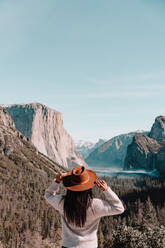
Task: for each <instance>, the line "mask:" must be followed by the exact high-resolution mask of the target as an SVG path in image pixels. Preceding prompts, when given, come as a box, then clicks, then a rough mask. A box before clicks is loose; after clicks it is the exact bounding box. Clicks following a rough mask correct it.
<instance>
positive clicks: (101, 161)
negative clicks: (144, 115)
mask: <svg viewBox="0 0 165 248" xmlns="http://www.w3.org/2000/svg"><path fill="white" fill-rule="evenodd" d="M137 132H140V133H145V134H147V133H148V132H145V131H137ZM135 133H136V132H130V133H126V134H121V135H118V136H116V137H113V138H111V139H109V140H108V141H106V142H104V143H103V144H102V145H101V146H99V147H98V148H96V149H95V150H94V151H92V152H91V153H90V154H89V155H88V157H87V158H86V159H85V162H86V163H87V164H88V165H89V166H92V167H100V168H101V167H108V168H114V167H118V168H123V164H124V159H125V156H126V152H127V146H128V145H129V144H130V143H131V142H132V139H133V137H134V135H135Z"/></svg>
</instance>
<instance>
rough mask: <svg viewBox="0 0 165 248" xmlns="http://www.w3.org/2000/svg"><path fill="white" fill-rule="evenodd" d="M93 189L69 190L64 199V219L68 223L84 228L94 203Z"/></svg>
mask: <svg viewBox="0 0 165 248" xmlns="http://www.w3.org/2000/svg"><path fill="white" fill-rule="evenodd" d="M92 199H93V196H92V189H88V190H85V191H71V190H69V189H68V190H67V193H66V195H65V198H64V217H65V219H66V220H67V222H68V223H72V224H75V225H76V226H78V227H83V226H84V225H85V222H86V212H87V209H88V208H89V207H91V203H92Z"/></svg>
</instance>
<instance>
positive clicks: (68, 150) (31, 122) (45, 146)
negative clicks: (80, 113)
mask: <svg viewBox="0 0 165 248" xmlns="http://www.w3.org/2000/svg"><path fill="white" fill-rule="evenodd" d="M4 107H5V109H6V110H7V111H8V113H9V115H10V116H11V118H12V119H13V121H14V123H15V126H16V128H17V129H18V130H19V131H20V132H21V133H22V134H23V135H24V136H26V137H27V138H28V140H30V141H31V142H32V143H33V145H34V146H35V147H36V148H37V149H38V150H39V151H40V152H41V153H43V154H44V155H46V156H48V157H49V158H51V159H52V160H53V161H55V162H57V163H58V164H61V165H62V166H64V167H68V168H72V167H74V166H76V165H79V164H81V165H82V164H84V165H86V164H85V162H84V161H83V159H82V158H81V155H80V154H79V153H78V152H77V150H76V147H75V144H74V142H73V139H72V138H71V136H70V135H69V134H68V133H67V131H66V130H65V129H64V127H63V118H62V114H61V113H60V112H57V111H55V110H53V109H51V108H48V107H47V106H45V105H42V104H40V103H31V104H14V105H8V106H4Z"/></svg>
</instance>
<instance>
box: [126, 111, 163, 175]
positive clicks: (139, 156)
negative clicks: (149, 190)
mask: <svg viewBox="0 0 165 248" xmlns="http://www.w3.org/2000/svg"><path fill="white" fill-rule="evenodd" d="M124 169H146V170H153V169H157V170H158V171H159V172H160V174H161V175H164V174H165V116H158V117H157V118H156V119H155V122H154V124H153V126H152V128H151V131H150V132H149V134H148V136H146V135H140V134H138V135H135V137H134V139H133V141H132V143H131V144H130V145H129V146H128V148H127V154H126V157H125V161H124Z"/></svg>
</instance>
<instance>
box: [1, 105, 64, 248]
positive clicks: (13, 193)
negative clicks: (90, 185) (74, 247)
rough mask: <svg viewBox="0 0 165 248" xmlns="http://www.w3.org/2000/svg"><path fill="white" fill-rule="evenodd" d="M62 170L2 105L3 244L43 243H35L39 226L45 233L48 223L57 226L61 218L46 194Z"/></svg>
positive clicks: (6, 247) (16, 245) (39, 239)
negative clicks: (24, 132) (20, 129)
mask: <svg viewBox="0 0 165 248" xmlns="http://www.w3.org/2000/svg"><path fill="white" fill-rule="evenodd" d="M58 171H66V169H65V168H63V167H60V166H59V165H58V164H57V163H55V162H54V161H52V160H50V159H49V158H47V157H46V156H45V155H43V154H41V153H40V152H38V150H37V149H36V148H35V147H34V146H33V144H32V143H31V142H30V141H28V140H27V138H26V137H24V136H23V135H22V134H21V133H20V132H19V131H18V130H17V129H16V128H15V125H14V122H13V120H12V119H11V117H10V116H9V115H8V113H7V111H6V110H5V109H3V108H2V107H0V209H1V213H0V215H1V222H0V241H1V243H0V247H3V246H1V245H3V244H8V246H6V245H5V246H4V247H5V248H8V247H11V248H13V247H15V248H16V247H29V248H30V247H40V246H37V245H35V242H34V240H33V243H31V235H32V234H33V235H34V236H35V234H36V232H37V230H38V228H39V229H41V230H40V234H42V236H43V237H44V235H45V234H44V233H45V232H46V230H47V227H46V225H51V226H53V225H54V223H56V220H57V219H58V216H57V215H56V213H55V212H52V210H51V209H49V206H48V205H47V204H46V203H45V200H44V198H43V195H44V191H45V188H46V187H47V186H48V184H49V183H50V182H51V181H52V179H53V178H54V176H55V174H54V173H55V172H58ZM48 216H50V218H51V223H49V224H48V223H47V222H45V218H46V219H47V218H48ZM56 235H58V233H56ZM35 239H36V240H37V241H36V242H37V243H38V244H39V243H40V242H41V241H42V239H41V237H39V236H38V237H35ZM22 242H23V243H24V245H21V243H22ZM57 243H58V242H57ZM25 244H26V245H27V246H26V245H25ZM28 244H29V245H28ZM42 247H46V246H42Z"/></svg>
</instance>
